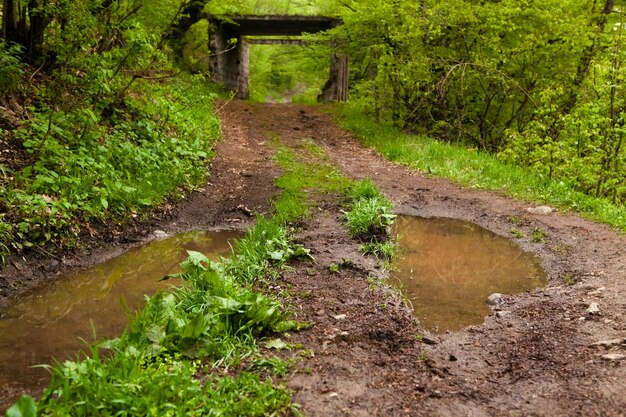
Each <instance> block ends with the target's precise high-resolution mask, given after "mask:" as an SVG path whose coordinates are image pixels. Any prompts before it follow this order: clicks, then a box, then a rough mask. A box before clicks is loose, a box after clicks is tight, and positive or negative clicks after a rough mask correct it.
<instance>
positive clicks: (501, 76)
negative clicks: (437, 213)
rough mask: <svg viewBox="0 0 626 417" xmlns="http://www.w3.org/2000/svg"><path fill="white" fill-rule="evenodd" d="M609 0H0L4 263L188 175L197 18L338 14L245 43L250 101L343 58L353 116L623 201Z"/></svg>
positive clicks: (199, 94) (118, 216) (311, 79)
mask: <svg viewBox="0 0 626 417" xmlns="http://www.w3.org/2000/svg"><path fill="white" fill-rule="evenodd" d="M622 3H623V2H618V1H616V0H602V1H600V0H576V1H574V0H558V1H557V0H543V1H533V0H497V1H496V0H481V1H478V0H448V1H438V0H420V1H418V2H415V1H409V0H393V1H388V0H385V1H383V0H359V1H352V0H345V1H340V0H320V1H295V0H294V1H289V0H280V1H269V0H257V1H255V0H250V1H246V0H241V1H226V0H170V1H156V0H143V1H142V0H84V1H80V2H75V1H68V0H3V2H2V28H1V32H0V35H1V36H0V37H1V38H2V40H0V127H2V133H1V136H0V143H1V145H0V146H1V147H2V152H1V153H0V155H1V156H0V194H1V195H2V199H1V202H0V213H1V216H2V217H0V253H4V254H6V253H7V252H8V251H12V250H21V249H23V247H24V246H38V245H40V244H42V243H44V242H48V241H51V240H53V241H56V242H58V243H57V244H60V245H71V244H72V242H73V241H74V240H75V238H76V236H78V234H79V233H80V232H81V230H80V225H81V224H88V223H90V222H92V223H93V222H98V221H105V220H106V221H109V220H110V219H115V220H116V221H120V222H123V221H124V220H125V219H128V218H130V217H136V216H141V215H142V213H144V212H145V211H146V210H147V209H149V208H150V207H154V206H157V205H159V204H162V202H163V201H164V199H166V198H173V197H176V196H177V195H178V196H180V195H182V193H183V192H184V191H185V190H186V189H190V188H193V187H194V186H196V185H198V184H201V183H202V180H203V179H204V176H205V170H204V168H203V166H204V164H205V159H206V158H207V157H209V156H210V152H211V151H210V149H211V144H212V142H213V141H214V140H215V139H216V138H217V137H218V122H217V119H216V118H215V116H214V115H213V114H212V113H211V112H210V111H207V107H206V106H207V105H208V103H209V102H210V99H211V98H212V97H215V95H216V94H217V90H216V89H215V88H214V87H213V86H211V85H210V84H209V82H208V80H207V78H208V77H209V76H210V74H208V72H207V71H208V65H207V64H208V58H209V52H208V50H207V39H208V31H209V29H210V28H209V24H208V22H207V20H206V19H204V18H203V16H205V14H207V13H210V14H213V15H217V16H226V15H228V14H247V13H252V14H320V15H330V16H339V17H341V18H342V19H343V21H344V25H342V26H340V27H338V28H337V29H334V30H332V31H330V32H328V33H325V34H320V35H315V36H309V37H308V40H309V43H308V44H307V45H305V46H301V47H300V46H297V47H293V46H291V47H284V46H283V47H281V46H263V47H261V46H259V47H256V46H255V48H254V49H253V51H252V94H253V99H254V100H257V101H265V100H275V101H281V100H296V101H298V100H299V101H311V100H314V99H315V97H316V95H317V91H319V89H320V88H321V86H322V85H323V83H324V81H325V79H326V77H327V76H328V62H327V59H326V58H324V57H327V56H328V55H329V54H330V53H337V54H345V55H349V57H350V61H351V85H350V88H351V98H350V104H349V105H350V106H353V107H358V108H359V109H360V110H361V113H364V114H368V115H370V117H371V118H374V119H376V120H378V121H380V122H381V123H392V124H394V125H396V126H397V127H399V128H401V129H404V130H407V131H411V132H417V133H420V134H425V135H429V136H431V137H433V138H434V139H436V140H441V141H447V142H455V143H460V144H463V145H464V146H467V147H469V148H472V149H475V150H476V151H477V152H488V153H491V154H493V155H496V156H497V157H498V158H499V159H501V160H502V161H504V162H507V163H511V164H516V165H521V166H525V167H530V168H532V169H533V170H535V171H536V172H538V173H540V174H541V175H543V176H545V178H546V181H548V180H557V181H560V182H561V183H562V185H563V187H571V188H572V189H574V190H577V191H582V192H584V193H587V194H589V195H592V196H597V197H601V198H606V199H608V200H610V201H611V202H612V203H614V204H616V205H618V206H623V204H624V202H625V201H626V149H625V148H626V146H625V145H624V134H625V129H624V124H625V120H624V114H625V110H626V86H625V84H624V75H625V70H626V69H625V68H624V65H625V58H626V51H625V50H624V25H623V19H624V10H623V6H624V5H623V4H622ZM200 104H201V105H200ZM164 173H166V174H167V175H165V174H164ZM83 232H84V230H83ZM3 256H4V255H3Z"/></svg>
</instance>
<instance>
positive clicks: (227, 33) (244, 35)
mask: <svg viewBox="0 0 626 417" xmlns="http://www.w3.org/2000/svg"><path fill="white" fill-rule="evenodd" d="M229 19H230V20H231V21H232V22H225V21H221V20H218V19H216V18H209V23H210V25H209V48H210V50H211V59H210V63H209V65H210V69H211V77H212V79H213V80H214V81H217V82H221V83H223V84H224V86H225V87H226V88H227V89H229V90H231V91H235V92H237V98H240V99H247V98H248V97H249V96H250V87H249V84H250V45H251V44H265V45H267V44H279V45H287V44H289V45H293V44H302V40H300V39H292V38H287V37H290V36H291V37H292V36H301V35H302V34H304V33H318V32H321V31H324V30H328V29H332V28H334V27H336V26H338V25H340V24H341V23H342V22H341V21H340V20H339V19H334V18H329V17H319V16H274V15H271V16H229ZM249 36H254V37H255V38H248V37H249ZM264 36H267V37H272V38H265V39H264V38H263V37H264ZM280 36H283V37H285V38H282V39H281V38H276V37H280ZM231 39H236V40H237V42H236V43H234V44H233V43H232V42H231ZM330 59H331V65H330V78H329V80H328V81H327V82H326V85H325V86H324V88H323V90H322V93H321V94H320V97H319V99H320V101H346V100H347V98H348V74H349V66H348V58H347V57H346V56H337V55H333V56H332V57H330Z"/></svg>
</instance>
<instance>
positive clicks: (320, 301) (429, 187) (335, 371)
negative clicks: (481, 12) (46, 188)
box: [0, 102, 626, 417]
mask: <svg viewBox="0 0 626 417" xmlns="http://www.w3.org/2000/svg"><path fill="white" fill-rule="evenodd" d="M322 110H323V109H320V108H318V107H306V106H292V105H289V106H287V105H278V104H272V105H252V104H249V103H246V102H232V103H229V104H228V105H226V106H225V107H224V108H223V109H222V110H221V117H222V119H223V131H224V136H225V140H224V141H223V142H221V143H220V144H219V145H218V147H217V153H218V154H217V157H216V159H215V160H214V162H213V164H212V166H211V168H210V170H211V178H210V182H209V183H208V184H207V186H206V187H205V189H204V190H202V191H201V192H198V193H195V194H194V195H192V196H190V197H189V198H188V199H187V200H186V201H184V202H181V203H176V204H171V205H168V206H167V207H165V208H164V209H162V210H161V211H159V212H158V213H155V216H154V218H153V219H152V220H151V221H150V223H149V224H145V223H144V224H137V225H134V226H132V227H127V228H125V229H106V228H105V229H103V231H101V232H100V234H99V235H98V236H97V237H96V238H93V239H92V240H89V239H86V240H85V243H84V244H83V249H80V250H78V251H76V252H74V253H65V254H62V255H60V256H59V257H58V258H56V259H48V260H36V259H34V258H33V259H25V260H21V261H15V262H14V263H13V265H12V266H11V267H10V268H8V269H7V270H6V271H5V272H4V280H5V286H4V289H5V294H4V295H5V298H4V300H0V301H3V302H4V304H5V305H6V304H9V303H10V302H11V299H12V298H11V297H13V298H14V297H15V296H16V295H19V293H21V292H24V291H27V290H28V289H29V288H32V287H33V286H37V285H41V284H42V283H43V282H44V281H45V280H46V278H45V277H46V276H48V277H49V276H50V274H55V273H58V272H60V271H62V270H64V269H67V268H73V267H77V266H78V267H80V266H88V265H90V264H94V263H97V262H99V261H101V260H103V259H106V258H108V257H111V256H114V255H116V254H118V253H120V252H122V251H124V250H126V249H127V248H128V247H130V246H133V245H136V244H138V243H140V242H143V241H146V240H149V239H150V238H151V237H152V236H153V232H154V230H156V229H161V230H164V231H166V232H167V233H176V232H179V231H185V230H191V229H217V228H233V227H234V228H243V227H246V226H248V225H250V224H251V222H252V221H253V220H254V219H253V218H251V217H250V216H249V212H250V211H254V212H259V213H265V212H269V210H270V205H269V201H270V199H271V198H272V197H273V196H275V195H276V194H277V190H276V189H275V187H274V185H273V179H274V178H275V177H276V176H277V175H279V170H278V169H277V168H276V166H275V165H274V163H273V160H272V154H273V150H272V148H271V147H270V145H269V142H268V140H269V136H268V132H272V134H274V135H278V136H280V138H281V140H282V141H283V142H284V143H285V144H287V145H290V146H294V147H295V146H296V145H297V144H298V143H301V141H303V140H305V139H313V140H314V141H315V143H317V144H318V145H319V146H321V147H323V148H324V149H325V150H326V152H327V153H328V155H329V156H330V158H331V161H332V163H333V164H335V165H336V166H337V168H338V169H339V170H340V171H341V173H343V174H344V175H346V176H348V177H350V178H359V179H360V178H371V179H372V180H373V181H374V182H375V183H376V184H377V185H378V186H379V187H380V188H381V190H382V191H383V192H384V193H385V194H386V195H387V196H388V197H389V198H390V199H391V200H392V201H393V202H394V204H395V207H396V210H397V212H398V213H401V214H408V215H415V216H422V217H450V218H457V219H462V220H466V221H470V222H473V223H476V224H478V225H480V226H482V227H484V228H486V229H489V230H491V231H493V232H495V233H496V234H499V235H502V236H506V237H511V233H510V231H511V229H512V228H513V227H518V228H522V229H524V230H525V231H527V232H528V233H527V235H529V234H530V231H532V230H534V229H535V228H541V229H543V230H545V231H547V235H548V239H547V242H544V243H534V242H532V241H531V239H530V238H523V239H518V240H517V242H518V244H519V245H520V246H521V247H522V248H523V249H524V250H527V251H530V252H534V253H535V254H536V255H537V256H538V257H539V258H540V259H541V262H542V265H543V267H544V269H545V270H546V272H547V273H548V276H549V281H548V285H547V287H546V288H543V289H537V290H533V291H530V292H527V293H523V294H520V295H517V296H507V297H505V298H504V303H503V305H502V306H501V309H502V310H506V311H507V312H508V314H506V315H503V314H496V313H497V312H495V311H494V312H493V314H491V315H489V316H488V317H487V318H486V320H485V323H484V324H483V325H479V326H472V327H469V328H467V329H465V330H463V331H459V332H453V333H447V334H443V335H438V336H437V337H436V338H434V339H435V340H432V341H430V340H428V341H429V342H431V343H434V344H430V343H429V344H426V343H424V340H418V339H416V337H415V335H416V334H423V333H425V332H424V330H423V329H421V328H420V325H419V323H417V322H416V320H415V319H413V318H412V316H411V314H410V312H409V311H408V310H407V309H406V307H405V306H404V304H403V303H402V301H401V300H399V299H398V297H397V296H396V295H395V294H394V293H393V292H392V291H389V290H386V289H385V288H384V287H380V286H372V285H371V277H372V276H378V277H384V275H385V272H384V271H383V270H381V269H380V268H379V267H378V266H377V264H376V262H375V261H374V260H372V259H368V258H364V257H362V256H360V255H359V253H358V244H357V243H356V242H354V241H353V240H351V239H349V238H348V237H347V235H346V234H345V231H344V229H343V226H342V225H341V213H340V207H339V206H338V205H337V202H336V201H329V200H320V201H319V202H318V206H319V207H317V209H316V210H315V211H314V212H315V215H314V216H313V217H312V218H311V219H310V220H307V221H306V222H304V223H303V224H302V225H301V229H300V231H299V232H298V235H297V239H298V240H299V242H301V243H302V244H304V245H305V246H307V247H309V248H310V249H312V252H313V255H314V256H315V259H316V261H315V263H313V264H311V263H305V264H298V265H294V268H293V269H292V270H291V271H290V272H288V273H287V274H286V275H285V276H284V278H283V282H281V283H280V286H281V287H282V288H283V289H289V293H290V294H291V295H292V296H293V297H294V298H293V300H292V301H293V304H294V308H296V309H297V312H298V318H299V319H300V320H305V321H311V322H314V323H315V326H314V327H313V328H311V329H309V330H305V331H302V332H300V333H295V334H292V335H291V339H290V342H292V343H302V344H303V345H304V346H305V347H306V348H308V349H310V350H311V352H312V353H313V355H312V357H310V358H308V359H303V360H301V361H299V363H298V365H297V369H296V370H295V371H294V372H293V373H292V374H291V375H290V376H289V377H288V383H289V386H290V387H291V388H292V389H293V390H294V392H295V399H296V401H297V402H298V403H300V404H301V406H302V410H303V411H304V413H305V414H306V415H309V416H325V417H327V416H343V415H346V416H353V415H354V416H361V415H362V416H369V415H380V416H403V415H411V416H415V415H426V416H530V415H541V416H576V415H580V416H596V415H597V416H624V415H626V360H622V361H619V360H615V361H609V360H606V359H603V358H602V357H603V356H604V355H607V354H616V355H620V354H621V355H624V354H626V343H621V344H619V343H614V344H613V345H611V346H610V347H603V346H593V344H594V343H596V342H599V341H605V340H615V339H620V338H621V339H622V340H623V339H624V338H626V245H625V243H626V239H625V238H624V237H623V236H620V235H618V234H617V233H615V232H613V231H611V230H610V229H609V228H608V227H606V226H603V225H599V224H595V223H593V222H590V221H587V220H585V219H581V218H580V217H578V216H575V215H571V214H567V213H552V214H547V215H541V214H531V213H529V212H528V211H527V210H526V209H527V208H528V207H531V205H530V204H527V203H524V202H520V201H516V200H512V199H509V198H505V197H502V196H500V195H497V194H494V193H488V192H483V191H477V190H469V189H462V188H460V187H458V186H456V185H454V184H452V183H450V182H448V181H445V180H439V179H432V178H428V177H426V176H423V175H421V174H420V173H418V172H415V171H411V170H409V169H406V168H403V167H400V166H397V165H394V164H392V163H389V162H386V161H385V160H383V159H382V158H381V157H380V156H379V155H377V154H376V153H375V152H373V151H371V150H368V149H365V148H363V147H362V146H361V145H360V144H359V143H358V142H357V141H356V140H355V139H354V138H353V137H352V136H351V135H350V134H347V133H345V132H342V131H341V130H340V129H339V128H338V127H336V125H335V124H334V123H333V120H332V117H331V116H330V115H328V114H327V113H325V112H323V111H322ZM513 218H515V219H517V220H516V221H515V223H514V222H513V220H512V219H513ZM519 219H523V224H522V225H521V226H520V224H519ZM87 247H90V248H91V249H86V248H87ZM341 259H348V260H350V261H352V262H351V263H350V265H351V266H350V267H349V268H342V269H341V271H340V273H338V274H337V273H331V272H330V270H329V265H331V264H333V263H337V262H338V261H340V260H341ZM25 277H27V278H28V280H26V279H25ZM565 279H568V280H573V281H575V284H573V285H568V284H566V282H565V281H564V280H565ZM7 295H8V297H6V296H7ZM592 303H597V305H598V307H599V312H598V313H595V314H590V313H588V311H587V310H588V309H589V307H590V305H591V304H592ZM383 305H384V308H383ZM344 314H345V315H346V319H345V320H338V319H337V318H336V317H342V316H341V315H344Z"/></svg>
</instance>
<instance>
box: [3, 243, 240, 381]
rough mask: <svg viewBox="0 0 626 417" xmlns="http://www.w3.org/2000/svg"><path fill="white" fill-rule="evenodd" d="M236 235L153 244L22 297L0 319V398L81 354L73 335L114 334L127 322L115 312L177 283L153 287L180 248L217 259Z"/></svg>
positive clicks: (182, 253)
mask: <svg viewBox="0 0 626 417" xmlns="http://www.w3.org/2000/svg"><path fill="white" fill-rule="evenodd" d="M241 236H242V233H241V232H232V231H222V232H203V231H196V232H188V233H183V234H180V235H177V236H174V237H170V238H167V239H164V240H159V241H154V242H151V243H149V244H147V245H144V246H142V247H139V248H136V249H132V250H130V251H128V252H126V253H124V254H123V255H121V256H119V257H117V258H114V259H111V260H109V261H106V262H104V263H102V264H100V265H98V266H95V267H93V268H90V269H87V270H83V271H80V272H76V273H73V274H68V275H66V276H64V277H62V278H60V279H58V280H57V281H55V282H54V283H53V284H52V285H50V286H49V287H47V288H44V289H42V290H41V291H40V292H39V293H35V294H32V295H30V296H28V297H25V298H23V299H22V300H21V301H20V302H19V303H18V304H16V305H15V306H13V307H12V308H11V309H9V310H7V311H5V312H3V313H4V315H5V318H3V319H1V320H0V393H1V392H2V391H15V390H16V389H19V388H20V387H23V388H33V387H42V386H45V385H46V384H47V381H48V379H49V378H48V372H47V371H45V370H44V369H41V368H32V366H33V365H38V364H43V363H50V362H51V359H52V358H57V359H59V360H61V361H62V360H65V359H66V358H67V357H68V356H70V357H73V356H74V355H75V354H76V353H77V352H79V351H80V350H82V349H84V347H85V344H84V343H83V342H81V341H80V339H79V338H83V339H85V340H92V336H91V335H92V330H91V324H90V321H93V324H94V326H95V328H96V330H97V336H98V338H101V337H115V336H117V335H119V334H120V333H121V331H122V330H123V329H124V327H125V326H126V324H127V319H126V316H125V314H124V312H123V309H122V307H121V301H120V300H121V299H122V298H124V299H125V300H126V303H127V304H128V306H129V307H130V308H132V309H137V308H138V307H140V306H141V305H142V304H143V301H144V297H143V295H144V294H153V293H155V292H156V291H157V290H159V289H167V288H169V287H171V286H172V285H174V284H177V282H178V281H177V280H168V281H165V282H159V280H160V279H161V278H162V277H163V276H165V275H167V274H171V273H175V272H179V266H178V265H179V263H180V262H181V261H182V260H184V259H185V258H186V257H187V252H186V251H187V250H194V251H198V252H202V253H204V254H205V255H207V256H208V257H209V258H212V259H214V260H217V258H218V257H219V256H220V255H227V254H228V253H229V251H230V247H229V245H228V242H229V241H231V240H233V239H236V238H239V237H241Z"/></svg>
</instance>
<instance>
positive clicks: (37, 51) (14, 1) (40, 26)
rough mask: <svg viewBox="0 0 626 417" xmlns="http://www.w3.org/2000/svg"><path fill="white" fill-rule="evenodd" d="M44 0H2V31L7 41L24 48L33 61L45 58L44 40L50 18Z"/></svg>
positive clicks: (1, 33)
mask: <svg viewBox="0 0 626 417" xmlns="http://www.w3.org/2000/svg"><path fill="white" fill-rule="evenodd" d="M44 6H45V1H44V0H29V1H28V5H23V4H20V2H19V0H2V31H1V32H0V36H1V37H2V38H3V39H4V40H6V41H7V42H12V43H16V44H18V45H21V46H22V47H23V48H24V56H25V57H26V58H27V59H28V60H29V61H31V62H36V61H39V60H41V58H43V49H42V48H43V41H44V33H45V30H46V27H47V26H48V24H49V23H50V19H49V18H48V17H47V16H46V14H45V11H44V9H43V8H44Z"/></svg>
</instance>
